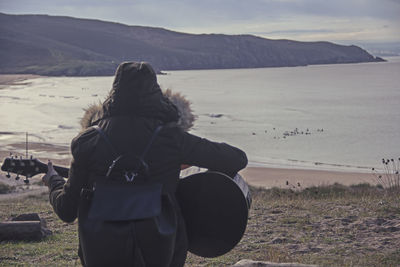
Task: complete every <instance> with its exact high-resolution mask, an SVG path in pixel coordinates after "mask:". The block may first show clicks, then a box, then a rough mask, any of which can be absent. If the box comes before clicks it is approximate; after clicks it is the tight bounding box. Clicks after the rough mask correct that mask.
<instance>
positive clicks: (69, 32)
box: [0, 13, 382, 76]
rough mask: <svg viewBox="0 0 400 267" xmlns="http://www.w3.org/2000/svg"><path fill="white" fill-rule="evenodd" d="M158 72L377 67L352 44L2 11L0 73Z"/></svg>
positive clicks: (372, 60) (68, 74)
mask: <svg viewBox="0 0 400 267" xmlns="http://www.w3.org/2000/svg"><path fill="white" fill-rule="evenodd" d="M128 60H135V61H148V62H150V63H151V64H152V65H153V66H154V67H155V68H156V69H157V70H183V69H221V68H259V67H284V66H305V65H311V64H335V63H358V62H375V61H382V59H381V58H377V57H374V56H372V55H370V54H369V53H368V52H366V51H365V50H363V49H361V48H360V47H357V46H353V45H351V46H343V45H337V44H333V43H329V42H298V41H291V40H270V39H265V38H260V37H257V36H252V35H223V34H186V33H180V32H174V31H170V30H166V29H162V28H153V27H143V26H128V25H123V24H119V23H113V22H105V21H99V20H89V19H77V18H71V17H59V16H47V15H7V14H3V13H0V73H29V74H40V75H67V76H91V75H113V74H114V71H115V68H116V66H117V65H118V64H119V63H120V62H122V61H128Z"/></svg>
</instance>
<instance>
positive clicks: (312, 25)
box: [0, 0, 400, 40]
mask: <svg viewBox="0 0 400 267" xmlns="http://www.w3.org/2000/svg"><path fill="white" fill-rule="evenodd" d="M0 10H2V12H8V13H18V14H21V13H40V14H51V15H68V16H74V17H83V18H93V19H102V20H108V21H116V22H120V23H125V24H128V25H145V26H156V27H163V28H168V29H172V30H177V31H183V32H192V33H226V34H248V33H254V34H257V33H258V34H259V35H262V36H265V37H271V38H294V37H295V38H299V39H301V40H311V39H313V38H314V39H315V40H320V39H319V38H328V39H327V40H338V38H341V37H340V36H346V38H356V39H357V38H369V39H374V38H379V39H384V38H385V37H384V36H383V35H384V34H386V38H388V39H396V38H397V39H400V32H399V29H400V16H399V14H400V1H399V0H379V1H377V0H335V1H322V0H251V1H237V0H201V1H200V0H185V1H180V0H179V1H178V0H153V1H151V0H101V1H100V0H85V1H82V0H41V1H35V0H0ZM383 25H386V28H383ZM378 29H379V30H381V31H379V30H378ZM382 29H384V30H382ZM324 40H325V39H324Z"/></svg>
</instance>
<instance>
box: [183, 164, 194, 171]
mask: <svg viewBox="0 0 400 267" xmlns="http://www.w3.org/2000/svg"><path fill="white" fill-rule="evenodd" d="M190 167H192V166H191V165H187V164H181V170H184V169H187V168H190Z"/></svg>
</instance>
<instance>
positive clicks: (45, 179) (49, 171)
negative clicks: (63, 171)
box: [42, 160, 58, 186]
mask: <svg viewBox="0 0 400 267" xmlns="http://www.w3.org/2000/svg"><path fill="white" fill-rule="evenodd" d="M53 175H58V173H57V172H56V170H55V169H54V167H53V163H52V162H51V161H50V160H49V163H47V173H46V174H45V175H44V176H43V177H42V181H43V183H44V184H45V185H46V186H49V181H50V177H51V176H53Z"/></svg>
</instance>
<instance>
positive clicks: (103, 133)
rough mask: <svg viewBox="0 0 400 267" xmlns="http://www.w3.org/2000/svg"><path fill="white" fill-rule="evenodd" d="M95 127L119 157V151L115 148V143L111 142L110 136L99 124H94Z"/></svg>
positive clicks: (115, 155)
mask: <svg viewBox="0 0 400 267" xmlns="http://www.w3.org/2000/svg"><path fill="white" fill-rule="evenodd" d="M93 128H94V129H95V130H96V131H97V132H98V133H99V134H100V136H101V137H102V138H103V139H104V141H106V143H107V145H108V146H109V147H110V149H111V151H112V153H113V154H114V157H117V156H118V155H119V153H118V152H117V150H116V149H115V147H114V145H113V144H112V143H111V141H110V139H109V138H108V136H107V134H106V133H105V132H104V131H103V129H101V128H100V127H99V126H98V125H94V126H93Z"/></svg>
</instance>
